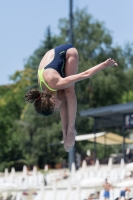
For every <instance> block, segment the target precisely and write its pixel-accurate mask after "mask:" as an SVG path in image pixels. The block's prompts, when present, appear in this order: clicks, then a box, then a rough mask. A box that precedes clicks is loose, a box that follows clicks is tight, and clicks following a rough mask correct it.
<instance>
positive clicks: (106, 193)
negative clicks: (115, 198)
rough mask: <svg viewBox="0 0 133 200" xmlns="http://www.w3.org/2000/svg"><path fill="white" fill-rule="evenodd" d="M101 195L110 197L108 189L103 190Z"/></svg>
mask: <svg viewBox="0 0 133 200" xmlns="http://www.w3.org/2000/svg"><path fill="white" fill-rule="evenodd" d="M103 196H104V197H105V198H109V197H110V193H109V191H107V190H105V191H104V195H103Z"/></svg>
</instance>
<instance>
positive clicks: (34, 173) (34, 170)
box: [32, 166, 37, 176]
mask: <svg viewBox="0 0 133 200" xmlns="http://www.w3.org/2000/svg"><path fill="white" fill-rule="evenodd" d="M32 173H33V176H34V175H35V176H36V175H37V167H36V166H34V167H33V172H32Z"/></svg>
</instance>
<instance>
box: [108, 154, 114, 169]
mask: <svg viewBox="0 0 133 200" xmlns="http://www.w3.org/2000/svg"><path fill="white" fill-rule="evenodd" d="M112 165H113V158H112V157H110V158H109V161H108V171H110V170H111V169H112Z"/></svg>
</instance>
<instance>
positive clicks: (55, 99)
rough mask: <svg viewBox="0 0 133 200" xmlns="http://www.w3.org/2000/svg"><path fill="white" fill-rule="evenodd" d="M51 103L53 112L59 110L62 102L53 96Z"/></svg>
mask: <svg viewBox="0 0 133 200" xmlns="http://www.w3.org/2000/svg"><path fill="white" fill-rule="evenodd" d="M51 101H52V102H53V103H54V111H57V110H59V108H60V106H61V104H62V101H60V100H59V99H57V97H54V96H53V97H52V98H51Z"/></svg>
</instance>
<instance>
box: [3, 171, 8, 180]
mask: <svg viewBox="0 0 133 200" xmlns="http://www.w3.org/2000/svg"><path fill="white" fill-rule="evenodd" d="M4 177H5V181H7V179H8V169H7V168H6V169H5V172H4Z"/></svg>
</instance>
